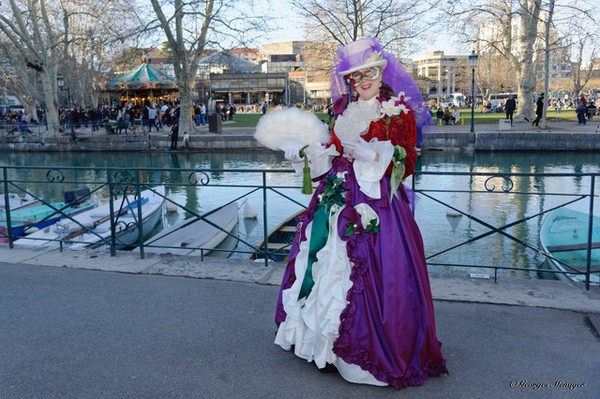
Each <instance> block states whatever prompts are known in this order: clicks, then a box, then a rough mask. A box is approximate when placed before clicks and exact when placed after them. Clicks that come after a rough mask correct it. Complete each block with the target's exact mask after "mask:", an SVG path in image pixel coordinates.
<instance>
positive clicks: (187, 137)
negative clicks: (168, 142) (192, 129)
mask: <svg viewBox="0 0 600 399" xmlns="http://www.w3.org/2000/svg"><path fill="white" fill-rule="evenodd" d="M183 144H184V145H185V150H186V151H189V149H190V135H189V134H188V132H183Z"/></svg>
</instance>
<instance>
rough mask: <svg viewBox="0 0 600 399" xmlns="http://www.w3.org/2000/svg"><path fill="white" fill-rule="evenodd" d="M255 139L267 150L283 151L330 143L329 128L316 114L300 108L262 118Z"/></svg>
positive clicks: (276, 112) (283, 110)
mask: <svg viewBox="0 0 600 399" xmlns="http://www.w3.org/2000/svg"><path fill="white" fill-rule="evenodd" d="M254 138H255V139H256V140H257V141H258V142H259V143H261V144H262V145H264V146H265V147H267V148H270V149H272V150H281V149H286V148H290V147H298V148H300V147H304V146H306V145H311V144H316V143H323V144H325V143H328V142H329V128H328V126H327V124H325V123H323V122H322V121H321V120H320V119H319V118H318V117H317V116H316V115H315V114H313V113H311V112H306V111H302V110H300V109H298V108H295V107H294V108H285V109H281V110H277V111H271V112H269V113H267V114H266V115H263V116H261V118H260V120H259V121H258V124H257V125H256V133H255V134H254Z"/></svg>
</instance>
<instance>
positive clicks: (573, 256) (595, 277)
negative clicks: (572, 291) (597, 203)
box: [540, 208, 600, 283]
mask: <svg viewBox="0 0 600 399" xmlns="http://www.w3.org/2000/svg"><path fill="white" fill-rule="evenodd" d="M588 231H589V214H587V213H585V212H579V211H576V210H572V209H568V208H559V209H557V210H555V211H552V212H550V213H549V214H548V216H547V217H546V218H545V219H544V221H543V222H542V226H541V229H540V245H541V247H542V250H543V251H544V253H545V254H546V255H547V259H548V262H549V263H550V265H551V266H552V267H553V268H555V269H556V270H559V271H562V272H565V273H557V276H559V278H560V277H563V278H568V279H570V280H572V281H576V282H582V281H585V274H572V273H568V272H576V273H583V272H585V271H586V267H587V254H588V246H589V247H590V249H591V250H590V264H591V267H590V270H591V274H590V281H591V282H593V283H598V281H599V276H600V217H599V216H593V218H592V237H591V245H590V241H589V240H588Z"/></svg>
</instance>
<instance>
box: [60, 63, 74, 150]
mask: <svg viewBox="0 0 600 399" xmlns="http://www.w3.org/2000/svg"><path fill="white" fill-rule="evenodd" d="M56 84H57V86H58V88H59V89H60V91H66V92H67V107H68V108H69V112H67V124H68V125H69V128H70V130H71V140H72V141H75V139H76V137H75V127H74V126H73V116H72V114H71V113H72V111H73V110H72V109H71V89H70V88H68V87H65V78H64V77H63V76H62V75H61V74H58V75H56Z"/></svg>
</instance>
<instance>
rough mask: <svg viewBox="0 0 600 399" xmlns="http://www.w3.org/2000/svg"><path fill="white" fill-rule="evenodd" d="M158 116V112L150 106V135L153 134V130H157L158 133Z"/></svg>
mask: <svg viewBox="0 0 600 399" xmlns="http://www.w3.org/2000/svg"><path fill="white" fill-rule="evenodd" d="M157 116H158V113H157V112H156V109H155V108H154V107H153V106H151V105H150V106H148V133H151V132H152V128H153V127H154V128H156V131H157V132H158V131H159V130H158V126H156V124H155V122H156V117H157Z"/></svg>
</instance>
